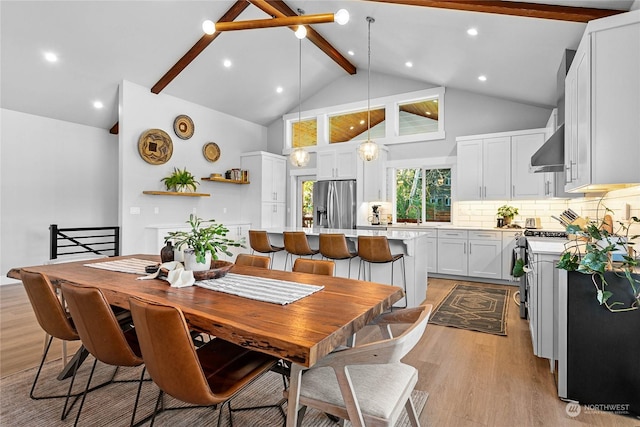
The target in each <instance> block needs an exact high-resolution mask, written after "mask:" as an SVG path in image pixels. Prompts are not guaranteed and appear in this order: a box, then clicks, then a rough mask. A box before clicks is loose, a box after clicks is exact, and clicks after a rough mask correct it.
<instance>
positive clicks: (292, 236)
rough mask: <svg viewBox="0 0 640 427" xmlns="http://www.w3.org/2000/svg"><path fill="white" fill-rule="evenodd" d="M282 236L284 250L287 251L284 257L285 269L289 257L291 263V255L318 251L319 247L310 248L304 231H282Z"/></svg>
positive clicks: (311, 253)
mask: <svg viewBox="0 0 640 427" xmlns="http://www.w3.org/2000/svg"><path fill="white" fill-rule="evenodd" d="M282 236H283V238H284V250H285V251H287V256H286V257H285V259H284V269H285V270H286V269H287V262H288V260H289V258H291V264H292V265H293V256H294V255H297V256H298V257H301V256H310V257H311V258H313V256H314V255H316V254H318V253H320V250H319V249H311V247H310V246H309V240H308V239H307V235H306V234H305V232H304V231H284V232H283V233H282Z"/></svg>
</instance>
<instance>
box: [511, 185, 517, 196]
mask: <svg viewBox="0 0 640 427" xmlns="http://www.w3.org/2000/svg"><path fill="white" fill-rule="evenodd" d="M511 197H516V186H515V185H512V186H511Z"/></svg>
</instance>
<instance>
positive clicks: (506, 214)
mask: <svg viewBox="0 0 640 427" xmlns="http://www.w3.org/2000/svg"><path fill="white" fill-rule="evenodd" d="M516 215H518V208H515V207H513V206H509V205H502V206H500V207H499V208H498V216H499V217H502V218H503V220H504V225H509V224H511V220H512V219H513V217H514V216H516Z"/></svg>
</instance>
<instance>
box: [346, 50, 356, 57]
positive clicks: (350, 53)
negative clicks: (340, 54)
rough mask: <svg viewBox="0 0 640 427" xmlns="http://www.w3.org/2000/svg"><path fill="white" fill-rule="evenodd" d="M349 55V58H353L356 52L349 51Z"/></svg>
mask: <svg viewBox="0 0 640 427" xmlns="http://www.w3.org/2000/svg"><path fill="white" fill-rule="evenodd" d="M347 54H348V55H349V56H353V55H355V52H354V51H352V50H348V51H347Z"/></svg>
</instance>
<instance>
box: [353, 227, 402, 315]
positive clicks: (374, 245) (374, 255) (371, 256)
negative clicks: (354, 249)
mask: <svg viewBox="0 0 640 427" xmlns="http://www.w3.org/2000/svg"><path fill="white" fill-rule="evenodd" d="M358 256H359V257H360V265H359V266H358V279H360V270H361V269H362V270H363V276H364V279H365V280H366V278H367V274H366V269H365V268H363V267H366V265H365V264H367V263H368V266H369V280H371V264H386V263H391V285H393V266H394V264H395V262H396V261H398V260H401V261H402V289H403V290H404V293H405V295H406V294H407V272H406V267H405V263H404V254H395V255H392V254H391V249H390V248H389V239H387V237H386V236H358ZM405 301H406V298H405ZM404 308H406V303H405V306H404Z"/></svg>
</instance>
